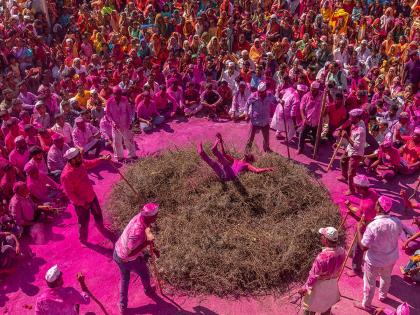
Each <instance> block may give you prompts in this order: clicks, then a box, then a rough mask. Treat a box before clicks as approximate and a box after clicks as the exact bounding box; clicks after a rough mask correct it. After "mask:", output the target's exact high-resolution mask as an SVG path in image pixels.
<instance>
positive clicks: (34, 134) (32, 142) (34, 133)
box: [24, 124, 41, 147]
mask: <svg viewBox="0 0 420 315" xmlns="http://www.w3.org/2000/svg"><path fill="white" fill-rule="evenodd" d="M24 130H25V141H26V144H27V145H28V147H33V146H41V144H40V143H39V138H38V130H37V129H36V128H35V127H34V126H33V125H31V124H27V125H25V129H24Z"/></svg>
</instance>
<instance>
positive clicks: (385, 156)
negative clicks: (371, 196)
mask: <svg viewBox="0 0 420 315" xmlns="http://www.w3.org/2000/svg"><path fill="white" fill-rule="evenodd" d="M369 157H370V158H371V159H372V158H373V159H375V158H376V161H375V162H373V163H372V164H371V165H370V166H369V167H368V170H369V172H375V173H376V174H377V175H378V177H379V178H380V179H385V180H387V181H389V180H391V179H392V178H394V177H395V175H396V174H397V173H398V171H399V168H400V163H401V158H400V152H399V151H398V149H396V148H394V147H393V146H392V142H391V141H390V140H386V141H384V142H382V143H381V145H380V146H379V150H378V152H377V153H374V154H372V155H370V156H369Z"/></svg>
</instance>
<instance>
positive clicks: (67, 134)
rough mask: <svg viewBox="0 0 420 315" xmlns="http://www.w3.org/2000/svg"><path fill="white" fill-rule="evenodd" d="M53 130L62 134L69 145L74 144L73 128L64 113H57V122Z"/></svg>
mask: <svg viewBox="0 0 420 315" xmlns="http://www.w3.org/2000/svg"><path fill="white" fill-rule="evenodd" d="M51 131H53V132H55V133H58V134H60V135H61V136H63V138H64V142H65V143H66V144H68V145H72V144H73V136H72V133H73V128H72V126H71V125H70V124H69V123H68V122H66V121H65V120H64V114H63V113H59V114H57V115H55V124H54V126H52V127H51Z"/></svg>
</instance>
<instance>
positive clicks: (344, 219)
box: [338, 212, 349, 231]
mask: <svg viewBox="0 0 420 315" xmlns="http://www.w3.org/2000/svg"><path fill="white" fill-rule="evenodd" d="M348 216H349V212H347V213H346V215H345V216H344V218H343V220H342V221H341V223H340V226H339V227H338V231H340V230H341V228H342V227H343V226H344V223H346V220H347V217H348Z"/></svg>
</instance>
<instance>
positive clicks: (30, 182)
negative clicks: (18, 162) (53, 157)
mask: <svg viewBox="0 0 420 315" xmlns="http://www.w3.org/2000/svg"><path fill="white" fill-rule="evenodd" d="M26 185H27V186H28V189H29V192H30V193H31V195H32V196H34V197H35V198H36V199H37V200H39V201H40V202H49V201H51V198H49V195H50V192H51V189H58V188H59V187H58V185H57V183H56V182H55V181H53V180H52V179H51V178H50V177H48V176H47V175H45V174H41V173H40V174H39V175H38V178H33V177H31V176H28V177H27V178H26ZM48 186H49V187H48Z"/></svg>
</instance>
